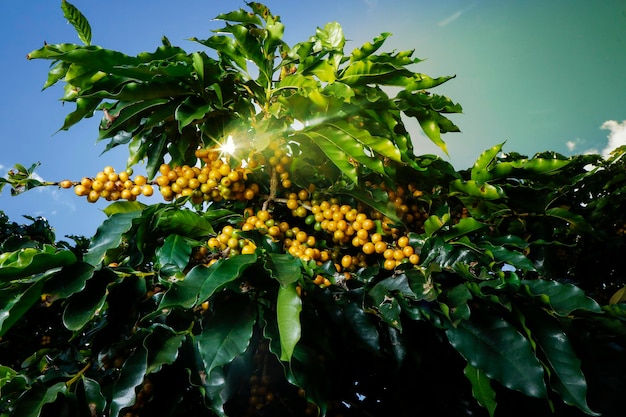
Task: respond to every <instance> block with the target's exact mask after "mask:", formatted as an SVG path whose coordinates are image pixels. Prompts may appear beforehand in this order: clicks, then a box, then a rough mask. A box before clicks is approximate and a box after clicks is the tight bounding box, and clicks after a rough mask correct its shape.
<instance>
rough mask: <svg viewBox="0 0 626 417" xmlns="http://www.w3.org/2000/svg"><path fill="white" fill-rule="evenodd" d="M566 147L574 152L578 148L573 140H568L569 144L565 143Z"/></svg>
mask: <svg viewBox="0 0 626 417" xmlns="http://www.w3.org/2000/svg"><path fill="white" fill-rule="evenodd" d="M565 146H567V149H568V150H569V151H570V152H572V151H573V150H574V148H576V142H574V141H573V140H568V141H567V142H565Z"/></svg>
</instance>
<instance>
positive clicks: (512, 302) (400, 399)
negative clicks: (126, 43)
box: [0, 0, 626, 417]
mask: <svg viewBox="0 0 626 417" xmlns="http://www.w3.org/2000/svg"><path fill="white" fill-rule="evenodd" d="M61 9H62V11H63V14H64V16H65V18H66V19H67V20H68V21H69V22H70V23H71V24H72V25H73V26H74V27H75V28H76V31H77V33H78V37H79V39H80V41H81V42H82V44H71V43H60V44H46V45H44V46H43V47H42V48H40V49H37V50H34V51H32V52H31V53H30V54H28V58H29V59H45V60H49V61H50V62H51V63H52V65H51V67H50V70H49V73H48V78H47V80H46V82H45V85H44V87H45V88H47V87H50V86H52V85H55V84H59V83H61V84H62V85H63V88H64V89H63V96H62V98H61V99H62V101H64V102H68V103H73V104H74V106H73V110H72V111H71V112H70V113H69V114H68V115H67V117H66V118H65V121H64V122H63V124H62V127H61V129H63V130H65V129H69V128H71V127H72V126H73V125H75V124H76V123H78V122H80V121H81V120H82V119H85V118H90V117H93V116H94V115H96V114H97V115H101V122H100V125H99V131H98V132H97V140H99V141H103V142H105V143H106V150H110V149H113V148H115V147H117V146H127V147H128V164H127V167H124V169H122V170H120V171H116V170H115V169H114V168H113V167H110V166H107V167H104V168H103V169H102V171H100V172H97V173H96V172H94V173H86V175H87V176H86V177H85V178H83V179H80V180H64V181H59V182H43V181H40V180H37V179H35V178H34V177H33V175H32V174H33V171H34V170H35V168H36V167H37V164H34V165H32V166H31V167H29V168H27V167H25V166H22V165H19V164H18V165H16V166H15V168H14V169H13V170H11V171H10V172H9V174H8V175H7V176H6V177H5V178H2V179H0V187H4V186H6V187H8V188H10V189H11V192H12V193H14V194H15V193H19V192H22V191H26V190H28V189H31V188H35V187H41V186H53V187H61V188H67V189H73V190H74V192H75V193H76V194H77V195H78V196H82V197H84V198H85V199H86V200H87V201H89V202H94V201H96V200H98V199H106V200H108V201H111V204H110V205H109V206H108V207H107V208H106V209H105V213H106V215H107V219H106V220H105V221H104V222H103V223H102V225H101V226H100V227H99V228H98V230H97V232H96V233H95V235H94V236H93V237H91V238H89V239H85V238H80V237H71V238H72V239H74V243H72V244H70V243H68V242H65V241H57V240H56V237H55V235H54V232H53V230H52V229H51V228H50V226H49V225H48V224H47V222H46V221H45V220H44V219H35V218H29V219H28V220H29V221H30V222H31V224H27V225H18V224H16V223H14V222H11V221H9V220H8V219H7V218H6V216H4V215H2V217H0V336H1V340H0V393H1V395H0V415H3V416H19V417H35V416H61V415H63V416H81V417H82V416H87V417H89V416H101V415H109V416H119V415H121V416H128V417H130V416H149V415H150V416H153V415H159V416H183V415H184V416H190V415H191V416H254V415H258V416H265V415H271V416H298V415H322V416H323V415H329V416H340V415H342V416H383V415H418V414H420V415H421V414H423V415H459V416H461V415H485V416H494V415H511V414H512V413H514V414H519V413H520V412H525V413H527V414H530V415H552V414H554V415H568V416H573V415H598V414H599V413H602V414H603V415H618V414H619V413H618V414H616V413H617V411H616V410H618V409H619V407H620V406H621V405H620V404H621V401H620V392H623V389H624V387H625V386H626V385H625V383H626V381H625V377H624V375H626V373H625V371H626V366H625V365H626V363H625V361H624V359H623V358H621V352H623V349H624V348H625V347H626V340H625V336H626V332H625V331H624V320H625V319H626V307H625V306H626V304H624V302H625V301H626V294H625V288H626V287H625V286H624V285H625V282H624V277H625V268H624V266H623V264H622V263H621V262H620V260H621V257H620V255H622V256H623V253H624V242H625V240H624V239H625V234H626V218H625V214H624V211H623V203H624V201H625V200H624V195H625V194H624V190H625V189H626V188H625V187H626V174H624V172H625V170H624V168H625V163H624V158H623V155H624V151H625V150H624V149H617V150H616V151H615V152H614V153H613V154H612V155H611V156H610V157H609V158H606V159H603V158H601V157H600V156H598V155H576V156H571V157H565V156H563V155H560V154H557V153H554V152H543V153H539V154H536V155H534V156H532V157H527V156H524V155H520V154H517V153H514V152H511V153H506V152H505V151H504V148H503V146H504V144H498V145H496V146H494V147H492V148H490V149H487V150H485V151H484V152H483V153H481V154H480V155H479V156H478V158H477V159H476V162H475V163H474V165H473V166H472V167H471V168H470V169H467V170H462V171H457V170H455V169H454V168H453V167H452V166H451V165H450V164H449V163H448V162H446V161H445V160H444V159H441V158H439V157H436V156H433V155H422V154H420V153H419V152H417V153H416V150H415V149H414V147H413V145H412V141H411V138H410V135H409V132H408V130H407V128H406V126H405V123H416V124H418V125H419V126H420V128H421V129H422V130H423V132H424V134H425V135H426V136H427V137H428V138H429V139H430V140H431V141H432V142H433V143H434V144H436V145H437V146H438V147H439V148H441V149H442V150H443V151H445V152H447V150H446V145H445V142H444V141H443V139H442V135H443V134H445V133H448V132H457V131H459V129H458V128H457V126H456V125H455V124H454V123H453V122H452V121H451V120H450V119H449V118H448V117H447V115H448V114H454V113H460V112H461V111H462V109H461V106H460V105H459V104H456V103H454V102H453V101H452V100H450V99H449V98H447V97H445V96H443V95H439V94H436V93H434V92H432V91H431V90H433V89H435V88H436V87H437V86H439V85H441V84H443V83H445V82H447V81H449V80H450V79H451V78H452V77H449V76H444V77H436V78H433V77H429V76H427V75H425V74H421V73H417V72H414V71H413V69H412V68H413V67H414V66H415V64H418V63H419V62H420V60H419V59H417V58H415V57H414V56H413V51H392V52H381V51H383V50H384V48H383V47H384V43H385V41H386V39H387V37H388V36H389V34H388V33H383V34H381V35H379V36H377V37H375V38H374V39H373V40H372V41H371V42H368V43H365V44H364V45H362V46H360V47H357V48H355V49H353V50H352V51H351V52H349V53H346V51H345V47H346V45H345V43H346V41H345V38H344V34H343V32H342V29H341V26H340V25H339V24H337V23H328V24H326V25H325V26H323V27H319V28H317V30H316V31H315V33H314V34H312V36H311V37H310V38H309V39H307V40H305V41H303V42H300V43H297V44H295V45H291V46H290V45H287V44H286V43H285V42H284V41H283V40H282V36H283V32H284V29H285V27H284V25H283V23H282V22H281V20H280V18H279V17H278V16H276V15H274V14H272V13H271V12H270V10H268V8H267V7H266V6H264V5H262V4H259V3H247V4H246V7H245V9H240V10H235V11H233V12H230V13H226V14H222V15H219V16H217V18H216V22H217V24H221V26H219V27H216V28H215V30H213V31H212V33H211V34H210V35H209V36H208V37H206V38H193V41H194V42H196V44H197V45H198V50H197V51H194V52H191V53H189V52H187V51H185V50H183V49H182V48H180V47H177V46H174V45H172V43H171V42H170V40H169V39H167V38H166V37H163V39H162V45H161V46H160V47H158V48H157V49H156V50H155V51H153V52H144V53H140V54H138V55H136V56H129V55H126V54H124V53H122V52H118V51H113V50H108V49H104V48H101V47H99V46H95V45H91V28H90V25H89V23H88V21H87V19H86V18H85V16H83V15H82V13H81V12H80V11H79V10H78V9H77V8H76V7H75V6H73V5H72V4H70V3H68V2H67V1H65V0H63V1H62V3H61ZM139 164H143V166H144V168H145V172H146V175H136V176H134V177H133V174H132V172H131V171H130V169H131V168H132V167H136V166H138V165H139ZM90 175H91V176H90ZM67 192H68V193H71V191H70V190H68V191H67ZM153 193H154V195H155V196H159V195H160V196H161V198H162V199H163V202H159V203H154V204H146V203H142V202H141V201H142V198H144V197H146V196H151V195H153ZM151 201H152V200H151Z"/></svg>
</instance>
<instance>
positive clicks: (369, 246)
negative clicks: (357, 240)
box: [361, 242, 376, 255]
mask: <svg viewBox="0 0 626 417" xmlns="http://www.w3.org/2000/svg"><path fill="white" fill-rule="evenodd" d="M361 250H362V251H363V253H365V254H366V255H371V254H372V253H374V252H375V251H376V248H375V246H374V244H373V243H372V242H365V244H364V245H363V247H362V248H361Z"/></svg>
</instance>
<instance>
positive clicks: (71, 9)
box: [61, 0, 91, 45]
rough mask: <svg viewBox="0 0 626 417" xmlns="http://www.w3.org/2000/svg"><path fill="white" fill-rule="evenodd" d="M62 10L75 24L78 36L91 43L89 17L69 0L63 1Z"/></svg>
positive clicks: (86, 43)
mask: <svg viewBox="0 0 626 417" xmlns="http://www.w3.org/2000/svg"><path fill="white" fill-rule="evenodd" d="M61 10H63V15H64V16H65V18H66V19H67V21H68V22H70V23H71V24H72V26H74V29H76V32H77V33H78V38H79V39H80V40H81V41H82V42H83V43H84V44H85V45H89V44H91V26H90V25H89V21H87V18H86V17H85V16H84V15H83V14H82V13H81V12H80V10H78V9H77V8H76V6H74V5H73V4H71V3H70V2H68V1H67V0H62V1H61Z"/></svg>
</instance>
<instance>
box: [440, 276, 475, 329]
mask: <svg viewBox="0 0 626 417" xmlns="http://www.w3.org/2000/svg"><path fill="white" fill-rule="evenodd" d="M471 299H472V294H471V293H470V291H469V289H468V288H467V286H466V285H465V284H459V285H457V286H455V287H453V288H451V289H450V290H449V291H448V292H447V294H446V307H448V317H449V318H450V320H451V321H452V323H453V324H454V325H456V324H458V323H460V322H461V321H462V320H469V318H470V308H469V305H468V304H467V302H468V301H469V300H471Z"/></svg>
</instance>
